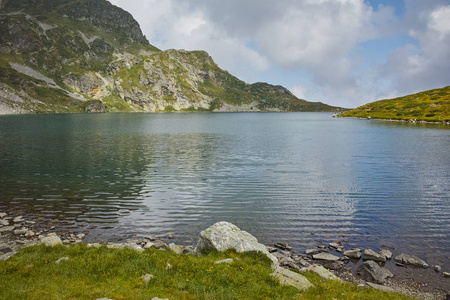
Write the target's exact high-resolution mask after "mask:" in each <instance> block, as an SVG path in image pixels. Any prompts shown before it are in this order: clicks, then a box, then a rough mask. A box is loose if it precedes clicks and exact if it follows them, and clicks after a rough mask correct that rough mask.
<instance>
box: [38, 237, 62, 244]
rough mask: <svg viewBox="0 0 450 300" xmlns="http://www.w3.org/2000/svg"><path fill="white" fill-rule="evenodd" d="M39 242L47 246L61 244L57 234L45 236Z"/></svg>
mask: <svg viewBox="0 0 450 300" xmlns="http://www.w3.org/2000/svg"><path fill="white" fill-rule="evenodd" d="M41 243H42V244H43V245H45V246H47V247H53V246H57V245H62V241H61V239H60V238H59V236H47V237H44V238H42V239H41Z"/></svg>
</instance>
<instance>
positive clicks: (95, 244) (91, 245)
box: [86, 243, 102, 248]
mask: <svg viewBox="0 0 450 300" xmlns="http://www.w3.org/2000/svg"><path fill="white" fill-rule="evenodd" d="M101 246H102V245H100V244H99V243H93V244H90V243H89V244H87V245H86V247H88V248H100V247H101Z"/></svg>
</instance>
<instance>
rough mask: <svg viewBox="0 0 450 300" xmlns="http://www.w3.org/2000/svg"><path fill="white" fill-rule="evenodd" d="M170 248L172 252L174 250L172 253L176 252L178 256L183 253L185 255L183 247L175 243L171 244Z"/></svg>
mask: <svg viewBox="0 0 450 300" xmlns="http://www.w3.org/2000/svg"><path fill="white" fill-rule="evenodd" d="M169 248H170V250H172V251H173V252H175V253H176V254H181V253H183V250H182V249H181V247H180V246H177V245H175V243H170V244H169Z"/></svg>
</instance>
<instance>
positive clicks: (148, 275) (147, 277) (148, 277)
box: [142, 274, 155, 284]
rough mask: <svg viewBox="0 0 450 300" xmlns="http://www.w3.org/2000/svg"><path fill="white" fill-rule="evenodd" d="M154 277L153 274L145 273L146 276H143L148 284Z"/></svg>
mask: <svg viewBox="0 0 450 300" xmlns="http://www.w3.org/2000/svg"><path fill="white" fill-rule="evenodd" d="M154 277H155V276H154V275H152V274H145V275H144V276H142V279H144V282H145V284H148V283H149V282H150V280H152V279H153V278H154Z"/></svg>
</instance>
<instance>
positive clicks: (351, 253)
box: [344, 248, 362, 259]
mask: <svg viewBox="0 0 450 300" xmlns="http://www.w3.org/2000/svg"><path fill="white" fill-rule="evenodd" d="M361 254H362V250H361V249H359V248H357V249H351V250H348V251H345V252H344V255H345V256H347V257H348V258H350V259H360V258H361Z"/></svg>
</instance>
